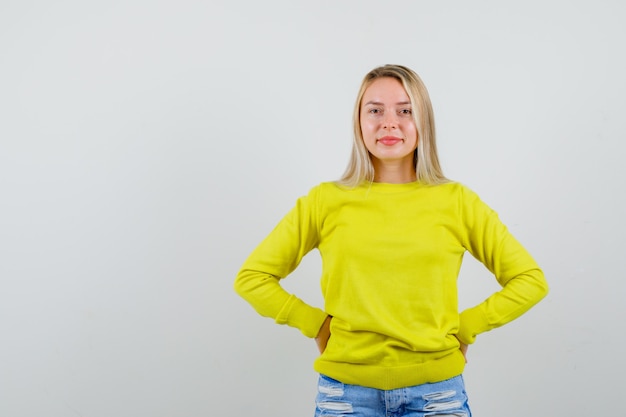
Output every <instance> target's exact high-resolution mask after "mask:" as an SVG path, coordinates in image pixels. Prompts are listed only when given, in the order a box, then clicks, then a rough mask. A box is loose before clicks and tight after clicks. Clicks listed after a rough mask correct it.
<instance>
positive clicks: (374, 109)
mask: <svg viewBox="0 0 626 417" xmlns="http://www.w3.org/2000/svg"><path fill="white" fill-rule="evenodd" d="M368 113H370V114H380V113H382V110H380V109H378V108H376V107H372V108H371V109H369V110H368Z"/></svg>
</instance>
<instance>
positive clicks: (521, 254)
mask: <svg viewBox="0 0 626 417" xmlns="http://www.w3.org/2000/svg"><path fill="white" fill-rule="evenodd" d="M460 210H461V217H462V220H463V221H462V223H463V225H462V227H463V228H464V231H463V232H462V235H463V239H464V242H463V243H464V246H465V248H466V249H467V250H468V251H469V252H470V253H471V254H472V256H474V257H475V258H476V259H478V260H479V261H480V262H482V263H483V264H484V265H485V266H486V267H487V269H489V270H490V271H491V272H492V273H493V274H494V275H495V277H496V279H497V281H498V283H499V284H500V285H501V286H502V290H500V291H498V292H496V293H494V294H492V295H491V296H490V297H488V298H487V299H486V300H485V301H483V302H482V303H480V304H478V305H477V306H475V307H472V308H469V309H467V310H465V311H463V312H462V313H461V315H460V325H459V332H458V335H457V336H458V338H459V340H461V341H462V342H463V343H467V344H470V343H473V342H474V341H475V340H476V336H477V335H478V334H480V333H483V332H486V331H489V330H491V329H494V328H496V327H499V326H502V325H504V324H506V323H508V322H510V321H512V320H514V319H516V318H517V317H519V316H521V315H522V314H524V313H525V312H526V311H528V310H529V309H530V308H531V307H532V306H534V305H535V304H536V303H538V302H539V301H540V300H541V299H542V298H543V297H545V295H546V294H547V292H548V285H547V282H546V280H545V278H544V275H543V272H542V271H541V269H540V268H539V266H538V265H537V263H536V262H535V260H534V259H533V258H532V257H531V255H530V254H529V253H528V252H527V251H526V249H525V248H524V247H523V246H522V245H521V244H520V243H519V242H518V241H517V240H516V239H515V237H513V235H512V234H511V233H510V232H509V231H508V229H507V228H506V226H505V225H504V224H503V223H502V222H501V221H500V219H499V217H498V215H497V214H496V213H495V212H494V211H493V210H492V209H491V208H489V207H488V206H487V205H486V204H485V203H483V202H482V201H481V200H480V199H479V198H478V196H477V195H476V194H475V193H473V192H472V191H470V190H469V189H466V188H464V189H463V190H462V197H461V204H460Z"/></svg>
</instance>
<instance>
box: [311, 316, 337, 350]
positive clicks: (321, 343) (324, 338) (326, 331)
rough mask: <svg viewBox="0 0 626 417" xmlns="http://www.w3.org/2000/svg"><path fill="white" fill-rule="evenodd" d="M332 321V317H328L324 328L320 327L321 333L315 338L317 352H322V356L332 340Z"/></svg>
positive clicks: (323, 325)
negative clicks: (329, 340)
mask: <svg viewBox="0 0 626 417" xmlns="http://www.w3.org/2000/svg"><path fill="white" fill-rule="evenodd" d="M332 319H333V318H332V316H327V317H326V320H324V323H323V324H322V327H320V331H319V332H318V333H317V336H316V337H315V343H316V344H317V350H319V351H320V354H322V353H324V351H325V350H326V345H327V344H328V339H330V322H331V320H332Z"/></svg>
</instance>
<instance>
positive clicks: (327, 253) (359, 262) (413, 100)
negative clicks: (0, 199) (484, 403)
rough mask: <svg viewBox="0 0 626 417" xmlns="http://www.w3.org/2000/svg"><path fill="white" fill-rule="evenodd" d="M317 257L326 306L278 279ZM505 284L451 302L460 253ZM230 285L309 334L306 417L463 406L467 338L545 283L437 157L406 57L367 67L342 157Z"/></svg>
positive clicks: (537, 294)
mask: <svg viewBox="0 0 626 417" xmlns="http://www.w3.org/2000/svg"><path fill="white" fill-rule="evenodd" d="M313 249H318V250H319V252H320V254H321V257H322V276H321V285H322V292H323V296H324V306H323V308H318V307H314V306H310V305H308V304H306V303H304V302H303V301H302V300H300V299H299V298H297V297H296V296H295V295H293V294H290V293H288V292H287V291H285V290H284V289H283V288H282V287H281V285H280V280H281V279H283V278H285V277H286V276H287V275H289V273H291V272H292V271H293V270H294V269H295V268H296V267H297V266H298V264H299V263H300V260H301V259H302V257H304V256H305V255H306V254H307V253H308V252H309V251H311V250H313ZM466 251H467V252H470V253H471V254H472V255H473V256H474V257H475V258H476V259H478V260H479V261H480V262H482V263H483V264H484V265H485V266H486V267H487V268H488V269H489V270H490V271H491V272H492V273H493V274H494V276H495V278H496V279H497V281H498V282H499V284H500V285H501V286H502V290H501V291H499V292H497V293H494V294H493V295H491V296H490V297H489V298H488V299H487V300H485V301H484V302H482V303H480V304H479V305H477V306H475V307H472V308H469V309H467V310H465V311H463V312H460V313H459V311H458V306H457V287H456V281H457V277H458V273H459V269H460V266H461V261H462V258H463V255H464V253H465V252H466ZM235 289H236V291H237V292H238V293H239V294H240V295H241V296H242V297H243V298H245V299H246V300H247V301H248V302H249V303H250V304H251V305H252V306H253V307H254V308H255V309H256V310H257V311H258V312H259V313H260V314H261V315H263V316H267V317H271V318H273V319H274V320H275V321H276V322H277V323H279V324H287V325H290V326H293V327H295V328H298V329H300V330H301V332H302V333H303V334H304V335H305V336H307V337H310V338H314V339H315V341H316V343H317V347H318V349H319V351H320V356H319V357H318V358H317V359H316V361H315V363H314V368H315V370H316V371H317V372H319V374H320V377H319V387H318V394H317V401H316V410H315V415H316V416H333V415H337V416H338V415H345V414H350V415H351V416H354V417H375V416H390V415H394V416H410V417H421V416H426V415H429V416H430V415H441V416H443V415H449V416H452V415H454V416H471V412H470V409H469V405H468V401H467V395H466V393H465V387H464V382H463V377H462V373H463V369H464V366H465V363H466V357H465V355H466V351H467V346H468V345H470V344H472V343H473V342H474V341H475V339H476V336H477V335H479V334H481V333H483V332H486V331H488V330H491V329H493V328H496V327H499V326H501V325H503V324H505V323H507V322H510V321H511V320H513V319H515V318H517V317H519V316H520V315H522V314H523V313H524V312H526V311H527V310H528V309H530V308H531V307H532V306H533V305H534V304H536V303H537V302H538V301H539V300H541V299H542V298H543V297H544V296H545V295H546V293H547V290H548V287H547V283H546V281H545V278H544V276H543V273H542V271H541V269H540V268H539V266H538V265H537V264H536V262H535V261H534V260H533V258H532V257H531V256H530V255H529V254H528V252H527V251H526V250H525V249H524V247H523V246H522V245H521V244H520V243H519V242H518V241H517V240H516V239H515V238H514V237H513V236H512V235H511V234H510V233H509V231H508V230H507V228H506V227H505V226H504V225H503V224H502V222H501V221H500V220H499V218H498V216H497V214H496V213H495V212H494V211H493V210H491V209H490V208H489V207H488V206H487V205H485V204H484V203H483V202H482V201H481V200H480V199H479V197H478V196H477V195H476V194H475V193H473V192H472V191H471V190H469V189H468V188H467V187H465V186H463V185H461V184H459V183H457V182H453V181H450V180H448V179H446V178H445V176H444V175H443V173H442V171H441V167H440V165H439V159H438V156H437V147H436V141H435V125H434V117H433V111H432V106H431V103H430V99H429V96H428V92H427V90H426V88H425V86H424V84H423V83H422V81H421V79H420V78H419V76H418V75H417V74H416V73H415V72H413V71H412V70H410V69H409V68H406V67H403V66H399V65H386V66H383V67H379V68H375V69H374V70H372V71H370V72H369V73H368V74H367V75H366V76H365V78H364V79H363V82H362V84H361V88H360V90H359V93H358V96H357V100H356V105H355V108H354V142H353V148H352V154H351V157H350V162H349V164H348V168H347V169H346V172H345V174H344V175H343V177H342V178H341V179H340V180H339V181H336V182H328V183H322V184H320V185H318V186H316V187H314V188H313V189H311V191H310V192H309V193H308V195H306V196H305V197H302V198H300V199H299V200H298V201H297V203H296V205H295V207H294V208H293V209H292V210H291V211H290V212H289V213H288V214H287V215H286V216H285V217H284V218H283V220H282V221H281V222H280V223H279V224H278V225H277V227H276V228H275V229H274V230H273V231H272V232H271V233H270V235H269V236H267V238H266V239H265V240H264V241H263V242H262V243H261V244H260V245H259V246H258V247H257V248H256V249H255V250H254V251H253V252H252V254H251V255H250V256H249V258H248V259H247V260H246V261H245V263H244V264H243V267H242V268H241V270H240V272H239V274H238V275H237V278H236V281H235Z"/></svg>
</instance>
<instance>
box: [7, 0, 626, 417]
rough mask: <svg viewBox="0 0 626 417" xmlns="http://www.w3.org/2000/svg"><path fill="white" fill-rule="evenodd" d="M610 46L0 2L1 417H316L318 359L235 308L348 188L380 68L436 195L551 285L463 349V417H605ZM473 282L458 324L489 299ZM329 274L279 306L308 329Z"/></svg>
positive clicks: (527, 17) (452, 6)
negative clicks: (476, 209) (427, 164)
mask: <svg viewBox="0 0 626 417" xmlns="http://www.w3.org/2000/svg"><path fill="white" fill-rule="evenodd" d="M625 21H626V7H625V6H624V3H623V2H621V1H617V0H615V1H610V0H603V1H587V2H584V1H554V0H548V1H546V0H543V1H537V0H532V1H524V2H503V1H475V2H471V1H467V2H466V1H439V2H435V1H430V2H426V1H389V2H382V1H370V0H367V1H366V0H360V1H357V0H353V1H335V2H331V1H310V2H301V1H286V0H285V1H263V2H260V1H259V2H254V1H248V2H236V1H229V2H226V1H225V2H215V1H203V2H201V1H196V2H194V1H190V0H178V1H147V0H128V1H106V2H105V1H100V2H97V1H41V0H39V1H37V0H31V1H22V0H20V1H17V0H2V2H1V3H0V141H1V142H0V416H3V417H4V416H6V417H21V416H29V417H30V416H33V417H41V416H46V417H74V416H81V417H112V416H115V417H126V416H128V417H130V416H133V417H136V416H142V417H152V416H154V417H157V416H158V417H160V416H163V417H165V416H168V417H169V416H218V415H231V416H246V415H255V416H307V415H312V414H313V407H314V404H313V402H314V396H315V385H316V378H317V376H316V375H315V373H314V371H313V369H312V362H313V360H314V358H315V355H316V351H315V347H314V343H313V341H311V340H309V339H306V338H305V337H304V336H302V335H301V334H300V333H299V332H298V331H297V330H294V329H291V328H287V327H281V326H278V325H275V324H274V323H273V322H272V321H271V320H268V319H264V318H261V317H258V316H257V315H256V313H255V312H254V311H253V310H252V309H251V308H250V307H249V306H248V305H247V304H246V303H245V302H244V301H243V300H241V299H239V298H238V296H236V294H235V293H234V291H233V290H232V283H233V279H234V277H235V275H236V273H237V271H238V269H239V267H240V265H241V264H242V262H243V261H244V259H245V257H246V256H247V255H248V253H249V252H250V251H251V250H252V249H253V248H254V247H255V246H256V244H258V243H259V242H260V240H261V239H262V238H263V237H264V236H265V235H266V234H267V233H268V232H269V231H270V230H271V229H272V228H273V226H274V225H275V223H276V222H277V221H278V220H279V219H280V218H281V217H282V216H283V215H284V214H285V213H286V212H287V211H288V210H289V209H290V208H291V206H292V204H293V203H294V202H295V199H296V198H297V197H299V196H300V195H303V194H305V193H307V192H308V190H309V188H310V187H311V186H313V185H315V184H317V183H319V182H321V181H327V180H333V179H336V178H337V177H338V176H339V175H340V174H341V173H342V172H343V169H344V167H345V164H346V162H347V159H348V154H349V149H350V140H351V137H350V135H351V126H350V118H351V112H352V106H353V100H354V98H355V96H356V93H357V89H358V86H359V84H360V81H361V79H362V77H363V76H364V75H365V73H366V72H368V71H369V70H370V69H371V68H373V67H374V66H378V65H381V64H386V63H398V64H403V65H407V66H409V67H411V68H413V69H415V70H416V71H417V72H418V73H419V74H420V75H421V76H422V78H423V79H424V81H425V83H426V85H427V86H428V88H429V90H430V94H431V96H432V99H433V104H434V108H435V116H436V119H437V126H438V134H439V138H438V139H439V147H440V157H441V160H442V163H443V166H444V170H445V173H446V174H447V176H449V177H450V178H453V179H455V180H458V181H461V182H463V183H465V184H466V185H468V186H470V187H471V188H473V189H474V190H475V191H477V192H478V193H479V195H481V197H482V198H483V199H484V200H485V201H486V202H487V203H488V204H490V205H491V206H492V207H493V208H495V209H496V210H497V211H498V212H499V213H500V215H501V218H502V219H503V220H504V221H505V222H506V223H507V224H508V225H509V227H510V229H511V230H512V231H513V232H514V234H515V235H516V236H517V237H518V238H519V240H521V241H522V242H523V243H524V244H525V246H526V247H527V248H528V249H529V250H530V251H531V253H533V255H534V256H535V258H536V259H537V260H538V262H539V263H540V264H541V266H542V267H543V268H544V271H545V273H546V276H547V278H548V280H549V283H550V285H551V293H550V294H549V296H548V298H546V299H545V301H543V302H542V303H541V304H539V305H538V306H537V307H536V308H535V309H533V310H531V311H530V312H529V313H528V314H527V315H525V316H524V317H522V318H521V319H519V320H518V321H515V322H513V323H511V324H509V325H508V326H506V327H504V328H501V329H498V330H494V331H493V332H490V333H487V334H484V335H482V336H480V337H479V339H478V341H477V343H476V344H475V345H473V346H472V347H471V348H470V352H469V355H470V356H469V364H468V366H467V369H466V373H465V377H466V383H467V388H468V391H469V395H470V401H471V405H472V407H473V411H474V414H475V415H476V416H479V417H502V416H506V417H521V416H528V415H534V416H556V415H568V416H586V415H617V414H619V412H620V411H619V410H618V409H617V408H616V407H617V405H616V404H617V403H616V401H618V400H619V398H621V397H622V396H623V388H624V385H623V373H624V371H625V370H626V366H625V365H626V363H625V359H624V358H625V355H624V352H623V349H624V345H625V344H626V336H625V332H624V328H623V319H624V317H626V307H625V305H626V303H624V301H623V300H624V296H625V295H626V291H625V289H626V284H625V278H626V277H625V274H624V272H625V271H624V255H623V253H622V249H623V243H622V242H623V240H624V236H625V234H626V227H625V221H624V219H623V215H624V196H623V193H624V178H625V168H624V166H623V160H624V145H623V143H624V141H625V140H626V121H625V120H626V118H625V117H624V114H625V110H626V82H625V79H626V77H625V74H626V61H625V58H624V56H625V55H624V49H625V43H626V42H625V41H626V25H625V24H624V22H625ZM466 259H467V261H466V264H465V266H464V268H463V270H462V274H461V277H460V279H459V282H460V292H461V304H462V305H461V307H462V308H463V307H467V306H469V305H473V304H475V303H477V302H480V301H481V300H482V299H484V298H485V297H486V296H487V295H489V294H490V293H491V292H492V291H494V290H497V286H496V285H495V280H494V279H493V278H492V277H491V276H490V275H489V274H488V273H487V271H486V270H485V269H484V268H483V267H482V266H481V265H479V264H477V263H476V262H475V261H473V260H472V259H471V258H469V257H468V258H466ZM319 268H320V263H319V259H318V255H317V253H312V254H311V255H310V256H309V257H307V258H306V259H305V261H304V262H303V264H302V265H301V268H300V269H298V270H297V271H296V272H295V273H294V274H293V276H292V277H290V278H289V279H287V280H286V282H285V286H286V287H287V288H288V289H289V290H290V291H295V292H296V293H297V294H298V295H299V296H300V297H301V298H304V299H305V300H307V301H309V302H310V303H312V304H315V305H321V299H320V295H319V284H318V279H319ZM616 413H617V414H616Z"/></svg>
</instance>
